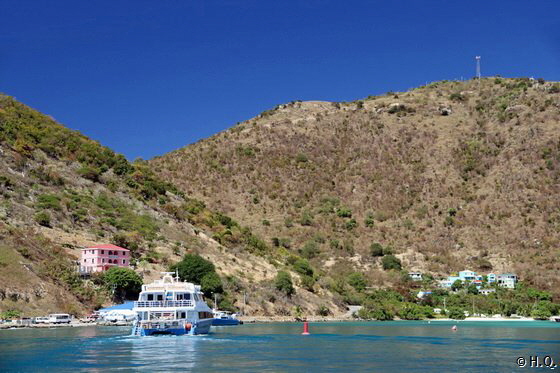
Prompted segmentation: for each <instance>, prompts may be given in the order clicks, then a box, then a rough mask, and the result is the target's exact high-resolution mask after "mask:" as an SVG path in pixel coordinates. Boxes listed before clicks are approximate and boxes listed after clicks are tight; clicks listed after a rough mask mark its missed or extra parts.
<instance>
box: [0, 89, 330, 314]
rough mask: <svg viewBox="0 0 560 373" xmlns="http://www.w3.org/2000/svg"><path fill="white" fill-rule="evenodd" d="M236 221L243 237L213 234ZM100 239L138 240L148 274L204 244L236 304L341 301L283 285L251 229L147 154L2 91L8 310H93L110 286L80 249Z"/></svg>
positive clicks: (4, 296)
mask: <svg viewBox="0 0 560 373" xmlns="http://www.w3.org/2000/svg"><path fill="white" fill-rule="evenodd" d="M226 228H227V229H228V230H229V231H230V233H231V236H232V237H234V238H235V240H234V239H233V238H231V239H229V240H228V241H227V242H226V241H224V244H227V246H223V245H221V244H220V243H219V242H218V241H216V240H215V238H218V237H214V238H213V236H214V235H215V233H216V232H222V231H223V230H224V229H226ZM232 242H235V244H233V243H232ZM94 243H115V244H118V245H121V246H124V247H127V248H129V249H131V250H132V252H133V257H134V261H135V262H136V264H137V266H138V271H139V272H141V273H143V274H144V275H145V276H144V277H145V280H146V281H150V280H152V279H154V278H156V277H159V272H160V271H162V270H166V269H167V268H168V267H169V265H170V264H172V263H173V262H176V261H178V260H179V259H180V258H181V256H182V255H183V254H184V253H187V252H195V253H200V254H201V255H202V256H204V257H206V258H208V259H210V260H211V261H212V262H213V263H214V264H215V265H216V267H217V270H218V273H219V274H220V275H221V277H222V281H223V283H224V287H225V289H226V291H227V292H228V296H227V299H226V301H227V302H226V304H231V303H233V304H234V305H235V306H237V307H241V308H242V309H243V310H245V311H246V312H248V313H255V314H277V313H279V312H285V309H291V307H293V305H294V304H298V305H300V306H301V307H302V308H303V309H314V308H315V307H316V304H317V303H319V302H325V303H326V304H327V305H328V306H329V307H330V308H331V309H332V310H333V311H335V310H336V309H337V306H336V305H335V304H334V303H331V298H332V297H330V296H327V297H326V298H327V299H326V300H324V301H323V300H321V299H319V297H318V296H317V295H315V294H311V293H309V294H307V293H308V292H306V291H305V290H301V291H299V292H298V294H297V295H296V296H295V297H294V298H292V299H291V300H288V299H287V298H286V296H282V294H281V293H278V291H277V290H276V289H275V287H274V286H273V283H272V280H273V278H274V276H275V275H276V272H277V269H276V267H275V266H274V265H273V264H271V263H270V262H269V261H268V260H267V259H265V257H264V255H263V253H264V252H266V245H264V244H263V242H262V241H261V240H260V239H259V237H258V236H256V235H254V234H253V233H252V232H251V230H250V229H248V228H246V227H243V226H242V225H241V224H239V223H237V222H235V221H233V220H232V219H230V218H228V217H227V216H224V215H223V214H219V213H215V212H213V211H211V210H209V209H207V208H206V207H205V206H204V204H203V203H201V202H200V201H197V200H194V199H191V198H189V197H187V196H186V195H185V194H184V193H182V192H180V191H178V190H177V189H176V188H175V187H174V186H173V185H172V184H169V183H167V182H164V181H162V179H160V178H159V177H158V176H156V175H154V174H153V173H152V171H151V170H150V169H149V167H148V166H147V164H145V163H143V162H139V163H134V164H131V163H129V162H128V161H127V160H126V159H125V158H124V157H123V156H122V155H119V154H116V153H114V152H113V151H112V150H110V149H108V148H106V147H104V146H102V145H100V144H99V143H97V142H95V141H93V140H91V139H88V138H87V137H85V136H83V135H81V134H80V133H78V132H76V131H71V130H69V129H67V128H65V127H64V126H62V125H60V124H58V123H57V122H55V121H54V120H53V119H52V118H50V117H48V116H46V115H43V114H41V113H39V112H37V111H35V110H33V109H31V108H29V107H27V106H25V105H23V104H22V103H19V102H17V101H16V100H14V99H13V98H11V97H9V96H6V95H0V311H5V310H9V309H16V310H20V311H23V312H24V313H25V314H26V315H28V316H30V315H31V316H33V315H41V314H46V313H48V312H56V311H59V312H60V311H66V312H72V313H75V314H83V313H86V312H87V311H88V310H91V309H92V308H94V307H99V306H100V305H101V304H103V303H106V302H107V301H108V300H109V297H108V292H107V290H106V289H103V288H102V287H100V286H99V285H97V284H96V283H95V282H93V281H83V280H81V279H80V278H79V276H77V273H76V267H75V261H76V260H77V259H78V258H79V255H80V251H79V249H80V248H81V247H85V246H88V245H91V244H94ZM244 294H245V296H244ZM271 299H273V301H270V300H271ZM278 310H280V311H278Z"/></svg>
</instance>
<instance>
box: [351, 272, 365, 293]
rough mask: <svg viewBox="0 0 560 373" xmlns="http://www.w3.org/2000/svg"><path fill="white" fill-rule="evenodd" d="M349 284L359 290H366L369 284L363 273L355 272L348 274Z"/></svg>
mask: <svg viewBox="0 0 560 373" xmlns="http://www.w3.org/2000/svg"><path fill="white" fill-rule="evenodd" d="M348 284H349V285H350V286H352V287H353V288H354V289H356V290H357V291H364V290H365V289H366V286H367V281H366V278H365V276H364V274H363V273H361V272H354V273H351V274H350V275H349V276H348Z"/></svg>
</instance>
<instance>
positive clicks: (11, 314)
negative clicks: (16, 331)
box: [0, 310, 21, 320]
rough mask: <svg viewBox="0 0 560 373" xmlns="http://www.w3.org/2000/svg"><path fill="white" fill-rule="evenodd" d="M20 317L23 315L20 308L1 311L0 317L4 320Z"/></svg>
mask: <svg viewBox="0 0 560 373" xmlns="http://www.w3.org/2000/svg"><path fill="white" fill-rule="evenodd" d="M20 317H21V311H18V310H7V311H4V312H2V313H0V319H2V320H13V319H19V318H20Z"/></svg>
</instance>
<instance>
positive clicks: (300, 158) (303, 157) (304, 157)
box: [296, 153, 308, 163]
mask: <svg viewBox="0 0 560 373" xmlns="http://www.w3.org/2000/svg"><path fill="white" fill-rule="evenodd" d="M307 161H308V159H307V155H305V154H303V153H299V154H298V155H297V156H296V162H297V163H306V162H307Z"/></svg>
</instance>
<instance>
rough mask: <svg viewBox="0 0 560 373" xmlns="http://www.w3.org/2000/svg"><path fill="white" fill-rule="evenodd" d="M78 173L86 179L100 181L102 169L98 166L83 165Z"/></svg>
mask: <svg viewBox="0 0 560 373" xmlns="http://www.w3.org/2000/svg"><path fill="white" fill-rule="evenodd" d="M78 175H80V176H81V177H83V178H84V179H88V180H91V181H95V182H98V181H99V176H101V170H100V169H99V168H97V167H90V166H83V167H82V168H80V169H79V170H78Z"/></svg>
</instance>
